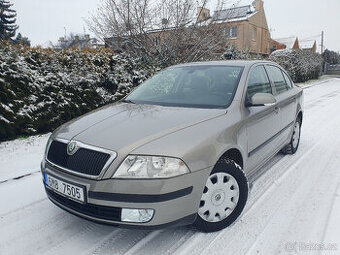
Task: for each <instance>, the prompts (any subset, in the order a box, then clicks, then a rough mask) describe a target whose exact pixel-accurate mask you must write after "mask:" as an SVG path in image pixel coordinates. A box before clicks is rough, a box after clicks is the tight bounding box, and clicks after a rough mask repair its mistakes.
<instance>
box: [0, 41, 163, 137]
mask: <svg viewBox="0 0 340 255" xmlns="http://www.w3.org/2000/svg"><path fill="white" fill-rule="evenodd" d="M157 70H158V68H157V67H156V66H155V65H151V64H147V63H146V61H143V59H136V58H132V57H129V56H127V55H124V54H123V55H116V54H114V53H113V52H111V51H109V50H105V49H101V50H87V51H78V50H67V51H59V52H57V51H53V50H49V49H41V48H33V49H29V48H24V47H20V46H12V45H0V141H1V140H7V139H11V138H15V137H17V136H21V135H33V134H39V133H44V132H49V131H51V130H53V129H54V128H56V127H57V126H59V125H61V124H62V123H64V122H66V121H68V120H70V119H72V118H74V117H77V116H79V115H81V114H84V113H86V112H88V111H91V110H93V109H95V108H97V107H99V106H102V105H105V104H107V103H110V102H114V101H116V100H119V99H121V98H122V97H124V96H125V95H126V94H127V93H129V92H130V91H131V90H132V89H133V88H134V87H136V86H138V85H139V84H140V83H141V82H142V81H144V80H145V79H147V78H148V77H150V76H151V75H152V74H154V73H155V72H156V71H157Z"/></svg>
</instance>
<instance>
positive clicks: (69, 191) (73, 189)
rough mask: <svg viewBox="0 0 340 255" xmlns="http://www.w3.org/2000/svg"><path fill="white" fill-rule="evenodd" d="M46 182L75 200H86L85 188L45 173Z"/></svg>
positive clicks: (51, 187)
mask: <svg viewBox="0 0 340 255" xmlns="http://www.w3.org/2000/svg"><path fill="white" fill-rule="evenodd" d="M44 179H45V184H46V185H47V186H48V187H49V188H50V189H52V190H54V191H57V192H58V193H60V194H62V195H64V196H66V197H68V198H71V199H73V200H76V201H79V202H84V201H85V199H84V188H82V187H80V186H77V185H74V184H71V183H68V182H65V181H62V180H60V179H58V178H55V177H53V176H51V175H49V174H46V173H45V174H44Z"/></svg>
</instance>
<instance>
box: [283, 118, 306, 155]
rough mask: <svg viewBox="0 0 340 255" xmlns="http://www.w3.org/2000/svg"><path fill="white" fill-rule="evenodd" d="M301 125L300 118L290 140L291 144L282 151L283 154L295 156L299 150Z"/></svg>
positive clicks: (295, 124)
mask: <svg viewBox="0 0 340 255" xmlns="http://www.w3.org/2000/svg"><path fill="white" fill-rule="evenodd" d="M301 124H302V123H301V118H300V117H298V118H297V119H296V121H295V123H294V127H293V133H292V137H291V138H290V142H289V144H287V145H286V146H285V147H284V148H283V149H282V152H283V154H294V153H295V152H296V151H297V149H298V148H299V144H300V136H301Z"/></svg>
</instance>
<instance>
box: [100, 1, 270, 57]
mask: <svg viewBox="0 0 340 255" xmlns="http://www.w3.org/2000/svg"><path fill="white" fill-rule="evenodd" d="M197 19H198V21H199V25H200V26H205V25H208V24H213V25H214V26H218V29H219V30H221V35H220V36H221V48H220V49H217V50H216V52H215V53H222V52H224V50H225V48H226V47H227V45H226V44H224V42H225V41H226V42H227V44H231V45H234V46H235V47H236V48H237V49H238V50H248V51H249V52H250V53H252V54H256V55H257V54H261V55H265V56H266V55H269V54H270V53H271V37H270V32H269V29H268V24H267V19H266V15H265V11H264V3H263V1H262V0H255V1H254V2H253V3H252V4H251V5H246V6H240V7H234V8H229V9H224V10H219V11H215V12H214V13H213V15H210V10H209V9H206V8H197ZM166 22H167V20H165V19H163V20H162V24H166ZM195 22H196V18H195ZM192 23H194V22H192ZM192 23H190V22H188V27H187V28H188V29H190V26H191V24H192ZM174 29H175V28H173V27H168V28H166V29H151V30H149V31H147V34H148V36H149V37H150V38H151V41H152V45H153V47H154V48H157V49H160V47H162V45H163V41H165V40H166V38H167V37H168V36H170V35H169V34H170V33H169V31H173V30H174ZM124 41H125V40H124V38H122V37H111V38H106V39H105V45H106V47H110V48H112V49H114V50H115V51H122V50H124ZM222 42H223V43H222ZM188 44H190V42H188Z"/></svg>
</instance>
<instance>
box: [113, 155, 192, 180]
mask: <svg viewBox="0 0 340 255" xmlns="http://www.w3.org/2000/svg"><path fill="white" fill-rule="evenodd" d="M186 173H189V169H188V167H187V166H186V165H185V164H184V162H183V161H182V160H180V159H177V158H170V157H158V156H135V155H129V156H127V157H126V159H125V160H124V161H123V163H122V164H121V165H120V166H119V168H118V170H117V171H116V173H115V174H114V176H113V177H114V178H143V179H148V178H168V177H173V176H177V175H182V174H186Z"/></svg>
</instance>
